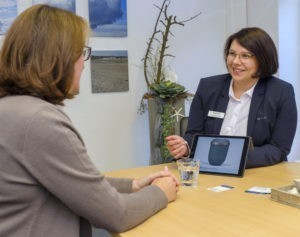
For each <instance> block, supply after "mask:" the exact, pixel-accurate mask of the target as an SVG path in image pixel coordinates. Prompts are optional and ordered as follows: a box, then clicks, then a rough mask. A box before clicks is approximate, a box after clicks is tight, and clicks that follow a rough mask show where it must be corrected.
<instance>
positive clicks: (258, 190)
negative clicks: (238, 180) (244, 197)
mask: <svg viewBox="0 0 300 237" xmlns="http://www.w3.org/2000/svg"><path fill="white" fill-rule="evenodd" d="M245 192H246V193H256V194H270V193H271V188H266V187H258V186H254V187H252V188H249V189H247V190H246V191H245Z"/></svg>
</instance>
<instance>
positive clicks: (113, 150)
mask: <svg viewBox="0 0 300 237" xmlns="http://www.w3.org/2000/svg"><path fill="white" fill-rule="evenodd" d="M18 2H19V6H20V7H19V9H20V11H21V10H23V9H25V8H26V7H28V6H29V5H30V2H31V1H30V0H22V1H21V0H18ZM161 2H162V0H147V1H145V0H127V15H128V37H125V38H91V39H90V43H89V44H90V46H92V48H93V49H94V50H128V59H129V62H128V64H129V91H128V92H122V93H101V94H92V93H91V78H90V63H89V62H86V65H85V70H84V72H83V75H82V80H81V92H80V95H79V96H78V97H76V98H75V99H74V100H71V101H67V103H66V106H65V111H66V112H67V113H68V114H69V116H70V117H71V119H72V120H73V122H74V124H75V126H76V127H77V128H78V130H79V131H80V133H81V135H82V136H83V138H84V140H85V143H86V146H87V149H88V152H89V154H90V157H91V159H92V160H93V161H94V163H95V164H96V165H97V166H98V167H99V169H100V170H101V171H109V170H114V169H122V168H127V167H135V166H143V165H148V163H149V159H150V142H149V130H148V117H147V116H148V114H147V113H145V114H143V115H139V114H138V108H139V104H140V100H141V98H142V96H143V94H144V93H145V92H146V83H145V80H144V76H143V70H142V61H141V59H142V58H143V56H144V53H145V49H146V41H147V39H148V38H149V36H150V34H151V33H152V29H153V26H154V22H155V19H156V16H157V13H158V11H157V9H156V8H155V7H154V4H156V5H160V4H161ZM270 2H272V4H270ZM274 3H277V1H269V0H263V1H262V0H250V1H249V0H213V1H211V0H188V1H183V0H182V1H178V0H177V1H176V0H173V1H172V4H171V8H170V13H174V14H176V15H177V16H178V19H186V18H189V17H190V16H192V15H194V14H196V13H198V12H199V11H201V12H202V14H201V15H200V16H199V17H198V18H196V19H194V20H193V21H191V22H188V23H186V25H185V26H184V27H180V26H175V27H174V28H173V30H172V32H173V34H174V35H175V37H174V38H172V39H170V53H172V54H173V55H175V56H176V57H175V58H174V59H173V60H172V61H171V62H170V64H171V67H172V68H174V69H175V71H176V72H177V74H178V78H179V83H181V84H183V85H184V86H186V88H187V89H188V90H189V91H190V92H192V93H193V92H195V90H196V88H197V84H198V81H199V79H200V78H201V77H204V76H208V75H214V74H218V73H224V72H226V68H225V66H224V62H223V47H224V43H225V40H226V38H227V37H228V35H229V34H231V33H233V32H235V31H237V30H238V29H240V28H241V27H245V26H246V25H247V22H248V24H249V25H257V26H261V27H263V28H265V29H266V30H267V31H268V32H269V33H270V34H271V36H272V37H274V38H273V39H274V41H275V42H276V43H277V42H278V38H277V33H278V32H277V29H278V28H277V25H276V24H277V23H276V22H277V15H276V14H275V15H273V13H274V12H277V10H276V9H277V4H274ZM76 7H77V13H78V14H79V15H82V16H84V17H87V15H88V8H87V0H85V1H83V0H77V1H76ZM270 11H271V12H272V14H270ZM247 16H248V17H247ZM298 49H299V47H298ZM188 110H189V103H187V113H188Z"/></svg>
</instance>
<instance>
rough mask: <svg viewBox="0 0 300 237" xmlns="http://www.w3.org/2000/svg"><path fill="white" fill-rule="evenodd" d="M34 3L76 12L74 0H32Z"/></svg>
mask: <svg viewBox="0 0 300 237" xmlns="http://www.w3.org/2000/svg"><path fill="white" fill-rule="evenodd" d="M34 4H48V5H50V6H53V7H58V8H62V9H65V10H68V11H71V12H74V13H76V7H75V0H32V5H34Z"/></svg>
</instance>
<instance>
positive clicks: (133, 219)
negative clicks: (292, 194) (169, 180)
mask: <svg viewBox="0 0 300 237" xmlns="http://www.w3.org/2000/svg"><path fill="white" fill-rule="evenodd" d="M131 185H132V180H129V179H112V178H106V177H104V175H102V174H101V173H100V172H99V171H98V170H97V169H96V168H95V166H94V165H93V163H92V162H91V161H90V159H89V157H88V154H87V151H86V149H85V146H84V144H83V141H82V139H81V137H80V135H79V134H78V132H77V131H76V129H75V128H74V127H73V125H72V123H71V121H70V119H69V118H68V117H67V116H66V114H65V113H64V112H63V111H62V110H61V109H60V108H59V107H58V106H54V105H52V104H50V103H47V102H45V101H43V100H41V99H38V98H35V97H30V96H7V97H4V98H1V99H0V236H3V237H4V236H5V237H44V236H47V237H77V236H80V237H83V236H84V237H85V236H90V235H91V234H90V224H92V225H94V226H95V227H98V228H105V229H108V230H111V231H115V232H122V231H124V230H127V229H129V228H131V227H133V226H135V225H137V224H139V223H140V222H142V221H144V220H145V219H147V218H148V217H150V216H151V215H153V214H154V213H156V212H157V211H158V210H160V209H162V208H164V207H165V206H166V205H167V198H166V196H165V195H164V193H163V192H162V191H161V190H160V189H159V188H158V187H156V186H154V185H152V186H148V187H146V188H144V189H142V190H141V191H139V192H136V193H130V192H131Z"/></svg>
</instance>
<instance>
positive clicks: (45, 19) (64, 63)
mask: <svg viewBox="0 0 300 237" xmlns="http://www.w3.org/2000/svg"><path fill="white" fill-rule="evenodd" d="M87 35H88V25H87V23H86V21H85V20H84V19H83V18H82V17H80V16H77V15H75V14H73V13H72V12H69V11H66V10H63V9H59V8H56V7H52V6H48V5H34V6H32V7H30V8H28V9H27V10H25V11H24V12H23V13H21V14H20V15H19V16H18V17H17V18H16V19H15V21H14V22H13V24H12V25H11V27H10V29H9V30H8V32H7V33H6V36H5V40H4V42H3V45H2V49H1V53H0V97H3V96H5V95H31V96H35V97H39V98H41V99H44V100H46V101H48V102H50V103H53V104H63V100H64V99H67V98H68V99H70V98H73V97H74V95H73V94H72V93H71V92H70V88H71V85H72V81H73V74H74V64H75V62H76V60H78V58H79V57H80V55H81V54H82V51H83V48H84V46H85V43H86V40H87Z"/></svg>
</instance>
